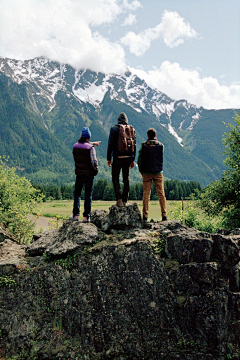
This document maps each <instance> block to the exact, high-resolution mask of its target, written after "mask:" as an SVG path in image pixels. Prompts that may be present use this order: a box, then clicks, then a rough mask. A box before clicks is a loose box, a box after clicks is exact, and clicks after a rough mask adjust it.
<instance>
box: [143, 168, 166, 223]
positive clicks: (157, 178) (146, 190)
mask: <svg viewBox="0 0 240 360" xmlns="http://www.w3.org/2000/svg"><path fill="white" fill-rule="evenodd" d="M142 178H143V217H145V218H148V208H149V201H150V195H151V186H152V181H153V183H154V186H155V188H156V191H157V195H158V199H159V203H160V208H161V212H162V216H167V210H166V197H165V192H164V179H163V174H157V175H154V174H152V175H144V174H143V175H142Z"/></svg>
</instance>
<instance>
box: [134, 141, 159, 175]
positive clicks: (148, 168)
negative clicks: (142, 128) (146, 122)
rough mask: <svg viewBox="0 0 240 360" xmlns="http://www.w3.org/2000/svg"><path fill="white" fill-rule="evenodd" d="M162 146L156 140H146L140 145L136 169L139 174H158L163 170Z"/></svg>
mask: <svg viewBox="0 0 240 360" xmlns="http://www.w3.org/2000/svg"><path fill="white" fill-rule="evenodd" d="M163 148H164V146H163V144H162V143H160V142H159V141H158V140H157V139H148V140H147V141H145V142H144V143H142V144H141V147H140V149H139V154H138V168H139V171H140V173H141V174H149V175H150V174H160V173H161V172H162V170H163Z"/></svg>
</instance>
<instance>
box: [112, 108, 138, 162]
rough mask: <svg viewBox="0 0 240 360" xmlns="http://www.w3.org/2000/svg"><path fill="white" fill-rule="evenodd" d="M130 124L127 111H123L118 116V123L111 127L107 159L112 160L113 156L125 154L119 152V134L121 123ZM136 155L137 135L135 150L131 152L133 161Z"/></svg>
mask: <svg viewBox="0 0 240 360" xmlns="http://www.w3.org/2000/svg"><path fill="white" fill-rule="evenodd" d="M120 124H123V125H126V124H128V118H127V115H126V114H125V113H121V114H120V115H119V117H118V123H117V125H114V126H112V127H111V129H110V133H109V138H108V149H107V160H108V161H111V159H112V157H113V159H115V158H117V157H118V156H121V155H124V154H120V153H119V152H118V134H119V125H120ZM135 156H136V137H135V146H134V152H133V153H131V155H130V157H131V158H132V161H134V159H135Z"/></svg>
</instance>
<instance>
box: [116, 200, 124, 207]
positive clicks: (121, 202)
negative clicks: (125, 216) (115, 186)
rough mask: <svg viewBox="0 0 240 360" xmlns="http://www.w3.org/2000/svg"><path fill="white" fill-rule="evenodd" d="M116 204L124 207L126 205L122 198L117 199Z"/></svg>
mask: <svg viewBox="0 0 240 360" xmlns="http://www.w3.org/2000/svg"><path fill="white" fill-rule="evenodd" d="M116 206H118V207H123V206H124V203H123V201H122V199H118V200H117V202H116Z"/></svg>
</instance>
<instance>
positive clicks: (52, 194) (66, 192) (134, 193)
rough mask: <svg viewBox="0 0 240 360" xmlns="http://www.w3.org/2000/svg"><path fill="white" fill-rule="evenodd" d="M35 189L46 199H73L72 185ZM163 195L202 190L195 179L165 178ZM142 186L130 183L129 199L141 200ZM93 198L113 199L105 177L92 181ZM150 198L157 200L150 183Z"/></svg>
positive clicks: (174, 197) (174, 196) (177, 197)
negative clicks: (186, 180) (185, 180)
mask: <svg viewBox="0 0 240 360" xmlns="http://www.w3.org/2000/svg"><path fill="white" fill-rule="evenodd" d="M33 186H34V187H35V188H36V189H38V190H39V191H40V193H41V194H43V195H44V201H46V200H73V192H74V185H62V186H60V187H58V186H57V185H38V184H35V185H33ZM164 189H165V195H166V199H167V200H181V199H187V198H189V196H190V195H191V194H194V195H196V194H197V193H198V192H201V191H202V188H201V186H200V184H199V183H198V182H197V181H189V182H184V181H179V180H165V182H164ZM142 195H143V187H142V183H141V182H138V183H136V184H133V185H130V189H129V200H142ZM92 198H93V200H107V201H110V200H115V194H114V189H113V184H112V182H109V181H108V180H107V179H99V180H97V181H95V182H94V186H93V194H92ZM82 199H84V188H83V192H82ZM150 199H151V200H158V196H157V193H156V189H155V187H154V185H153V184H152V191H151V198H150Z"/></svg>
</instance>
